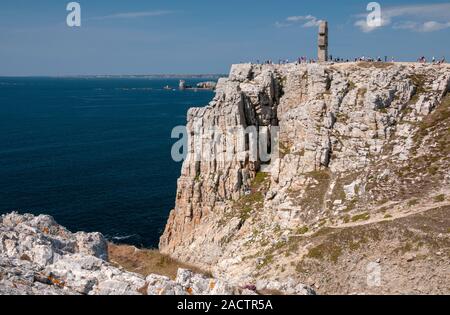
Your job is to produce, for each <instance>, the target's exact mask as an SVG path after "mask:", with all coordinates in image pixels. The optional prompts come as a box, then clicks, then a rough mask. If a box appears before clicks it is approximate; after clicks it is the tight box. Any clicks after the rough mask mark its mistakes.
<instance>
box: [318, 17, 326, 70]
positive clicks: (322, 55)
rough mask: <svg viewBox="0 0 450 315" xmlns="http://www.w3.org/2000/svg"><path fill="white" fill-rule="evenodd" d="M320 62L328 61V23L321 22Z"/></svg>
mask: <svg viewBox="0 0 450 315" xmlns="http://www.w3.org/2000/svg"><path fill="white" fill-rule="evenodd" d="M318 61H319V62H326V61H328V22H327V21H321V22H320V25H319V55H318Z"/></svg>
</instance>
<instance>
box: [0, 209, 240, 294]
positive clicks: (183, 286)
mask: <svg viewBox="0 0 450 315" xmlns="http://www.w3.org/2000/svg"><path fill="white" fill-rule="evenodd" d="M107 258H108V244H107V242H106V240H105V238H104V237H103V235H102V234H100V233H84V232H78V233H71V232H69V231H68V230H66V229H65V228H64V227H62V226H60V225H58V224H57V223H56V222H55V220H54V219H53V218H52V217H50V216H45V215H40V216H33V215H30V214H25V215H19V214H17V213H11V214H7V215H3V216H1V218H0V295H3V294H4V295H141V294H149V295H193V294H203V295H206V294H211V295H216V294H241V293H243V291H242V290H241V289H240V288H237V287H232V286H230V285H229V284H228V283H227V282H224V281H222V280H218V279H213V278H207V277H205V276H202V275H198V274H195V273H193V272H191V271H189V270H185V269H180V270H179V271H178V276H177V279H176V280H175V281H172V280H170V279H169V278H167V277H164V276H159V275H154V274H150V275H148V276H147V277H143V276H142V275H139V274H135V273H131V272H127V271H124V270H123V269H120V268H117V267H115V266H113V265H112V264H110V263H109V262H108V261H107Z"/></svg>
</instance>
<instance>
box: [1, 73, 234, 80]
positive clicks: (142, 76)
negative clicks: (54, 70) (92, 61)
mask: <svg viewBox="0 0 450 315" xmlns="http://www.w3.org/2000/svg"><path fill="white" fill-rule="evenodd" d="M226 77H228V74H213V73H211V74H138V75H133V74H123V75H121V74H117V75H107V74H105V75H103V74H98V75H35V76H33V75H30V76H27V75H24V76H3V75H0V78H76V79H108V78H111V79H219V78H226Z"/></svg>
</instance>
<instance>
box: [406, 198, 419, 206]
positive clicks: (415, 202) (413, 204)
mask: <svg viewBox="0 0 450 315" xmlns="http://www.w3.org/2000/svg"><path fill="white" fill-rule="evenodd" d="M418 204H419V200H418V199H411V200H410V201H408V207H414V206H416V205H418Z"/></svg>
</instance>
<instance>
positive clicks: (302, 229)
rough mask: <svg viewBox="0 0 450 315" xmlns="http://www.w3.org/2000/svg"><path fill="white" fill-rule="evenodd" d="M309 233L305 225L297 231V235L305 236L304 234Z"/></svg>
mask: <svg viewBox="0 0 450 315" xmlns="http://www.w3.org/2000/svg"><path fill="white" fill-rule="evenodd" d="M308 231H309V228H308V227H307V226H306V225H305V226H302V227H300V228H298V229H297V230H295V234H298V235H303V234H306V233H308Z"/></svg>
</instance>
